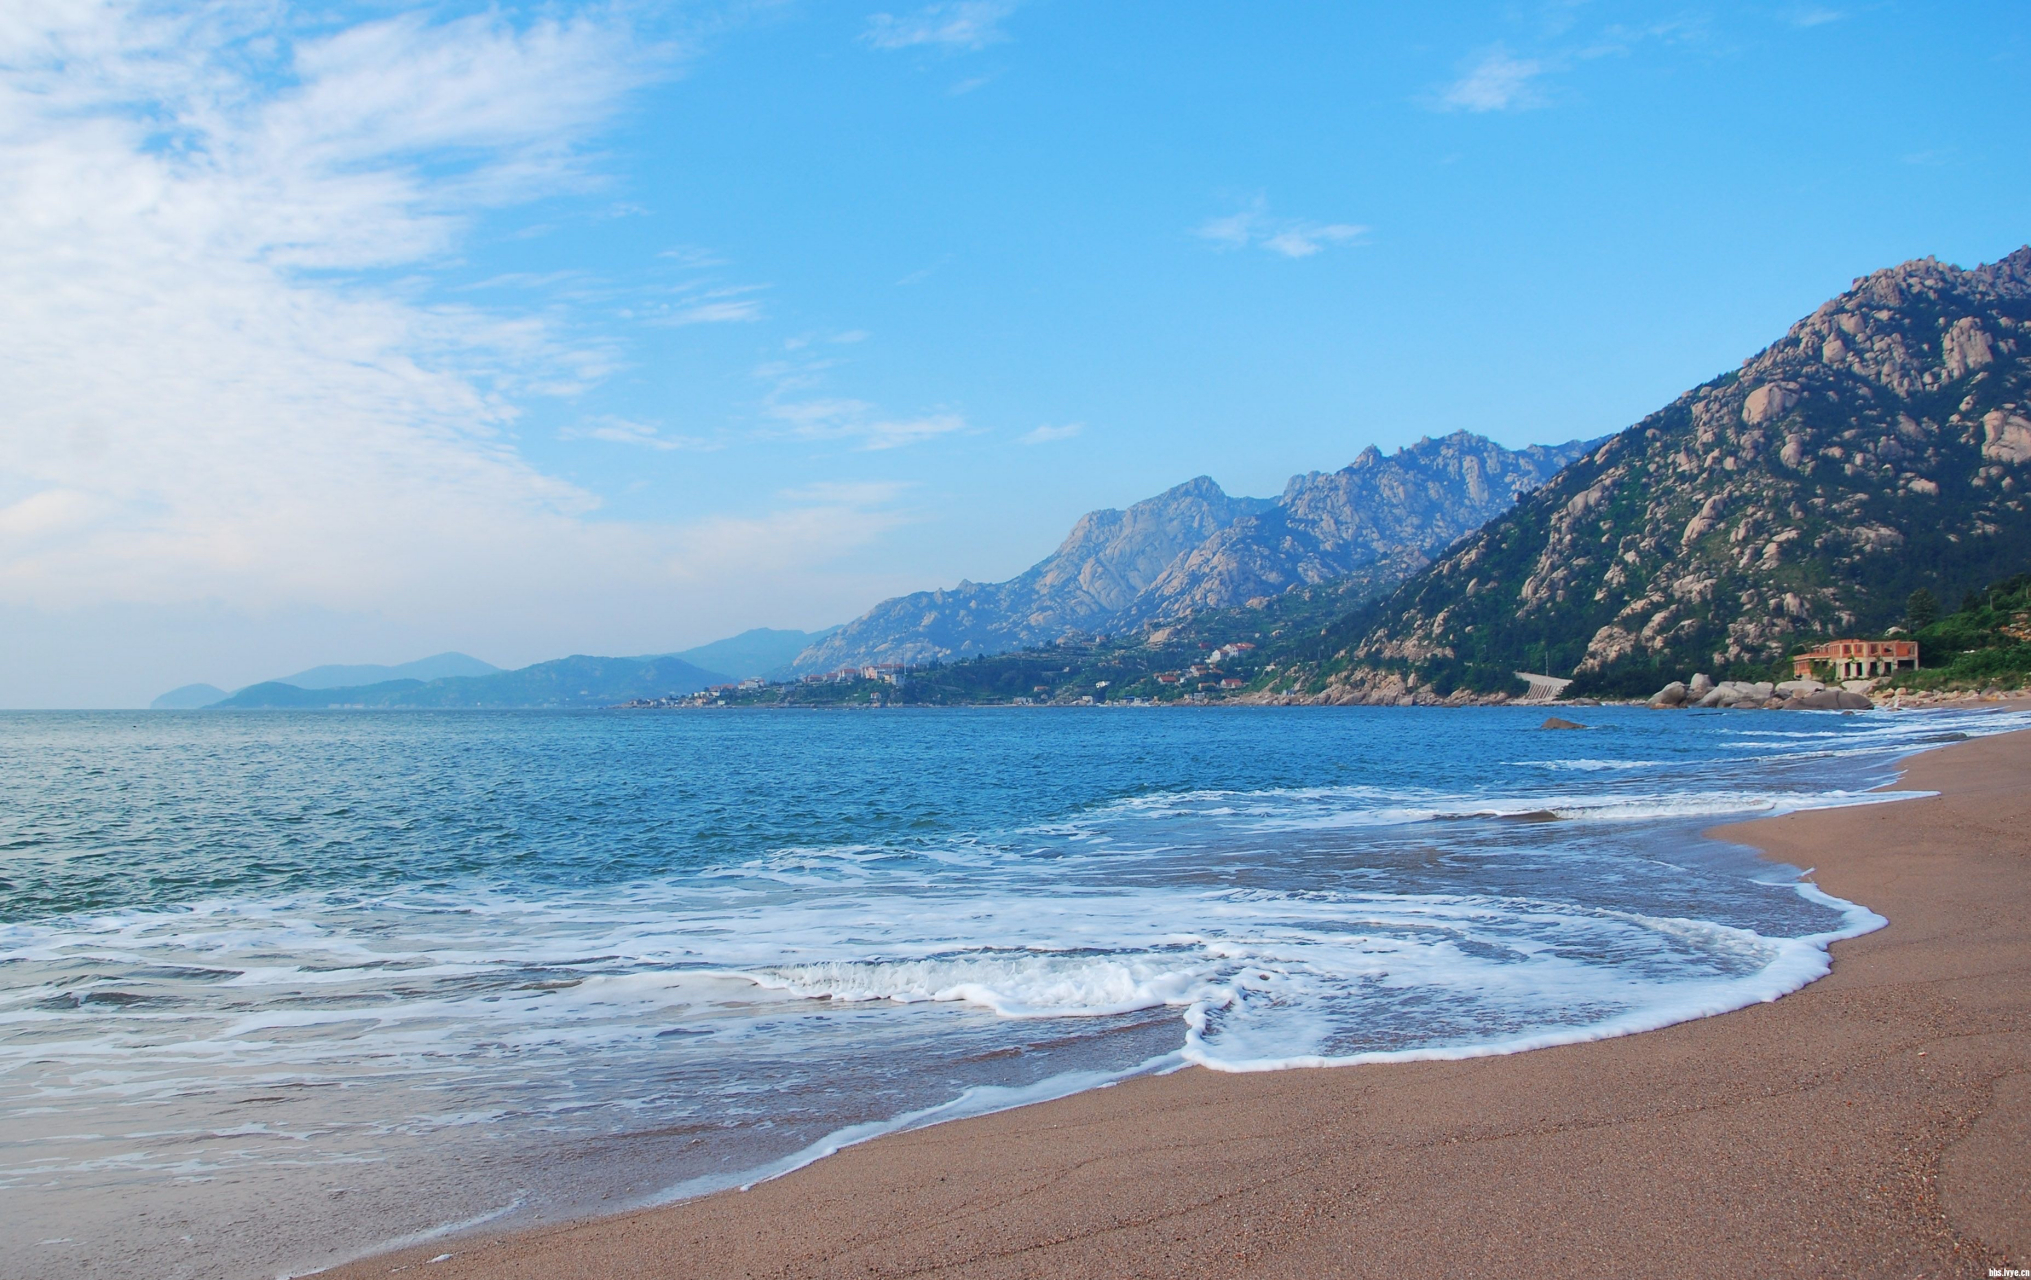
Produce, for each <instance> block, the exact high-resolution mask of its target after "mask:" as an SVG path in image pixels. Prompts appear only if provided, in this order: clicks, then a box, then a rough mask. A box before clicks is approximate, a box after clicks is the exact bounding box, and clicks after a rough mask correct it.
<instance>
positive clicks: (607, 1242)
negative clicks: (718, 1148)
mask: <svg viewBox="0 0 2031 1280" xmlns="http://www.w3.org/2000/svg"><path fill="white" fill-rule="evenodd" d="M1902 785H1903V786H1906V787H1914V788H1919V789H1928V790H1937V791H1940V792H1941V793H1942V794H1941V795H1940V796H1938V797H1936V798H1931V799H1924V800H1914V801H1908V802H1903V803H1897V804H1885V805H1877V806H1871V807H1864V808H1856V809H1845V810H1835V811H1822V812H1816V813H1806V814H1796V815H1792V816H1789V817H1783V818H1775V819H1769V820H1765V821H1759V822H1754V823H1749V824H1744V825H1741V826H1735V827H1726V828H1721V829H1719V830H1718V831H1717V832H1716V833H1715V834H1717V835H1719V836H1721V837H1722V838H1725V839H1731V840H1737V841H1740V842H1743V843H1747V844H1753V845H1756V846H1757V847H1759V848H1761V849H1763V850H1765V851H1766V852H1767V853H1769V854H1770V855H1771V856H1772V857H1775V858H1778V859H1780V860H1782V861H1785V862H1789V863H1793V864H1795V865H1797V866H1801V867H1817V868H1818V871H1817V874H1816V875H1815V876H1814V877H1813V878H1814V879H1816V880H1817V881H1818V882H1819V883H1820V885H1821V886H1822V887H1823V888H1825V889H1826V890H1827V891H1828V892H1830V893H1833V894H1836V895H1838V896H1841V897H1844V898H1849V899H1852V900H1854V901H1858V902H1861V903H1865V904H1867V905H1868V906H1870V907H1873V908H1874V909H1875V910H1877V911H1879V912H1881V913H1882V914H1883V915H1885V916H1887V917H1888V918H1889V920H1890V926H1889V927H1888V928H1887V929H1883V930H1881V931H1879V932H1877V933H1874V934H1871V935H1869V936H1867V937H1863V938H1859V939H1856V940H1853V941H1850V942H1843V943H1838V944H1836V946H1835V948H1834V971H1833V973H1832V975H1831V976H1829V977H1827V978H1825V979H1823V980H1821V981H1819V982H1817V983H1814V984H1813V985H1812V986H1810V987H1807V988H1806V989H1805V990H1803V991H1801V992H1799V993H1797V994H1795V995H1791V996H1787V997H1785V998H1784V999H1782V1000H1779V1001H1775V1002H1773V1003H1770V1004H1764V1005H1758V1006H1755V1007H1753V1008H1750V1009H1745V1010H1742V1011H1739V1012H1736V1013H1731V1014H1726V1015H1723V1016H1721V1017H1717V1018H1706V1019H1702V1020H1700V1021H1697V1022H1689V1023H1683V1024H1680V1025H1678V1026H1675V1027H1668V1028H1666V1029H1664V1030H1661V1031H1653V1032H1648V1033H1645V1034H1642V1035H1637V1036H1629V1037H1624V1038H1621V1039H1616V1040H1606V1041H1598V1042H1595V1043H1591V1044H1581V1045H1569V1046H1565V1047H1562V1048H1556V1049H1543V1050H1538V1051H1536V1052H1532V1053H1524V1054H1516V1055H1513V1056H1509V1057H1501V1058H1482V1059H1476V1060H1472V1061H1466V1062H1432V1063H1412V1064H1402V1065H1387V1066H1363V1067H1343V1068H1335V1069H1327V1070H1311V1071H1286V1072H1277V1073H1272V1074H1263V1075H1241V1076H1237V1075H1221V1074H1217V1073H1214V1072H1210V1071H1204V1070H1191V1071H1186V1072H1181V1073H1179V1074H1176V1075H1172V1076H1167V1077H1162V1078H1158V1079H1145V1080H1136V1081H1130V1082H1128V1083H1125V1084H1122V1085H1120V1086H1117V1087H1115V1088H1111V1089H1105V1090H1099V1091H1096V1092H1093V1093H1087V1094H1082V1095H1079V1096H1077V1097H1073V1098H1068V1099H1064V1100H1062V1101H1058V1102H1053V1103H1047V1104H1043V1105H1039V1106H1034V1107H1027V1108H1023V1109H1021V1110H1018V1111H1011V1112H1004V1113H1002V1114H999V1115H993V1116H987V1117H983V1118H980V1119H976V1120H968V1121H961V1122H957V1123H953V1124H947V1125H942V1126H938V1127H935V1128H931V1129H926V1130H921V1131H918V1132H915V1133H908V1134H901V1135H897V1136H893V1137H889V1138H884V1139H880V1140H878V1141H875V1142H872V1143H869V1144H867V1145H865V1146H862V1147H856V1148H852V1149H850V1150H848V1151H845V1152H842V1153H840V1154H839V1155H837V1156H834V1157H832V1158H830V1159H828V1160H824V1161H820V1162H819V1163H818V1164H815V1165H812V1166H810V1167H808V1168H806V1169H803V1170H801V1171H799V1172H797V1173H795V1174H792V1175H790V1176H788V1177H785V1178H781V1179H778V1180H777V1181H774V1182H770V1183H765V1184H762V1185H761V1186H758V1187H755V1188H754V1189H752V1190H750V1191H746V1192H728V1193H724V1194H721V1195H716V1196H711V1197H707V1198H705V1199H702V1200H697V1201H692V1202H688V1203H685V1204H680V1205H674V1206H670V1207H666V1208H661V1209H654V1210H647V1211H643V1212H638V1213H633V1214H627V1215H622V1216H617V1217H612V1218H604V1219H599V1220H595V1221H591V1222H586V1223H580V1224H575V1225H571V1226H566V1227H553V1228H546V1229H541V1230H537V1231H532V1232H528V1233H525V1234H520V1235H510V1236H506V1237H502V1238H498V1239H484V1238H482V1239H470V1238H468V1239H461V1240H456V1241H443V1242H440V1243H437V1244H433V1245H426V1246H423V1247H421V1248H416V1249H410V1250H406V1251H403V1252H401V1253H397V1254H391V1255H387V1256H383V1257H380V1258H375V1259H370V1260H368V1261H365V1262H360V1263H355V1264H352V1265H351V1266H348V1267H345V1268H341V1269H339V1270H337V1271H335V1272H330V1273H327V1274H328V1275H333V1276H340V1277H346V1278H347V1280H352V1278H354V1277H367V1276H386V1275H389V1274H391V1273H395V1272H404V1271H407V1270H409V1269H411V1268H414V1269H415V1270H416V1272H417V1273H418V1274H419V1275H424V1276H428V1277H429V1278H430V1280H463V1278H468V1277H472V1278H477V1277H488V1278H489V1280H492V1278H496V1277H498V1278H503V1280H505V1278H509V1277H514V1278H521V1277H528V1278H529V1280H567V1278H575V1277H587V1278H591V1277H599V1278H601V1280H621V1278H632V1277H652V1276H653V1277H673V1278H675V1277H683V1278H686V1280H689V1278H692V1277H698V1278H705V1277H722V1276H723V1277H764V1276H771V1277H773V1276H782V1277H803V1276H814V1277H815V1276H826V1277H845V1276H854V1277H886V1276H921V1275H937V1276H966V1277H1018V1276H1025V1277H1026V1276H1036V1277H1046V1276H1078V1277H1087V1276H1091V1277H1127V1276H1150V1277H1156V1276H1165V1277H1169V1276H1210V1277H1217V1276H1230V1275H1235V1276H1238V1275H1247V1276H1266V1277H1268V1276H1293V1277H1312V1276H1318V1277H1325V1276H1334V1277H1338V1276H1403V1275H1440V1274H1447V1275H1477V1276H1484V1275H1485V1276H1514V1277H1539V1276H1601V1275H1664V1274H1678V1275H1687V1276H1743V1277H1749V1276H1779V1275H1781V1276H1885V1277H1889V1276H1896V1277H1912V1276H1979V1275H1986V1274H1987V1269H1988V1268H1990V1267H1995V1266H2006V1265H2010V1264H2014V1265H2016V1266H2018V1267H2025V1266H2031V733H2024V734H2012V735H2008V736H2005V737H1998V738H1990V739H1983V740H1978V741H1974V742H1968V743H1963V744H1959V745H1955V746H1951V747H1947V748H1944V749H1942V750H1939V751H1936V752H1933V753H1930V754H1928V755H1925V756H1921V757H1919V758H1917V759H1915V760H1913V761H1912V762H1911V766H1910V768H1909V770H1908V772H1907V774H1906V778H1905V780H1904V782H1903V784H1902ZM444 1253H449V1254H451V1256H450V1257H449V1258H446V1259H444V1260H442V1261H431V1260H432V1259H435V1258H437V1257H438V1255H440V1254H444Z"/></svg>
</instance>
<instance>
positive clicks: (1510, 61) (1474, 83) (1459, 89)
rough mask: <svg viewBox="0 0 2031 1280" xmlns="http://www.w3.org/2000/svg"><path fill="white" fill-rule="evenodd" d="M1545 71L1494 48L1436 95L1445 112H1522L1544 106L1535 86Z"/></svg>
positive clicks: (1536, 62) (1535, 62)
mask: <svg viewBox="0 0 2031 1280" xmlns="http://www.w3.org/2000/svg"><path fill="white" fill-rule="evenodd" d="M1547 70H1549V68H1548V67H1547V66H1546V65H1545V63H1544V62H1543V61H1541V60H1539V59H1537V58H1518V57H1513V56H1511V55H1510V53H1509V52H1508V51H1507V50H1505V49H1503V48H1501V47H1499V46H1498V47H1496V48H1494V49H1490V50H1488V51H1487V52H1485V53H1483V54H1481V56H1480V57H1479V58H1478V59H1477V60H1476V61H1475V62H1474V63H1473V64H1472V65H1471V66H1469V67H1468V68H1467V70H1466V72H1465V73H1464V74H1462V75H1461V76H1460V78H1459V79H1457V80H1455V81H1453V82H1452V83H1451V84H1450V85H1447V86H1446V88H1445V90H1444V92H1442V93H1441V94H1440V95H1439V103H1440V105H1441V106H1442V107H1443V108H1444V109H1445V110H1448V111H1475V112H1480V111H1524V110H1528V109H1530V108H1532V107H1541V106H1543V105H1545V96H1544V93H1543V92H1542V90H1541V89H1540V87H1539V85H1538V79H1539V77H1541V76H1543V75H1544V74H1545V72H1546V71H1547Z"/></svg>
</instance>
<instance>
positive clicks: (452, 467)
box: [0, 0, 2031, 707]
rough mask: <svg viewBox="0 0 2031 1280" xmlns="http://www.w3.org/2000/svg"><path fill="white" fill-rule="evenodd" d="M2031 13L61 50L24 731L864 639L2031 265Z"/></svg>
mask: <svg viewBox="0 0 2031 1280" xmlns="http://www.w3.org/2000/svg"><path fill="white" fill-rule="evenodd" d="M2027 124H2031V21H2026V11H2025V9H2024V7H2023V5H2022V4H2021V3H2017V2H2016V0H1993V2H1990V3H1966V4H1959V5H1952V6H1939V5H1920V4H1910V3H1894V2H1879V3H1854V4H1849V3H1828V4H1816V3H1806V4H1793V3H1774V4H1705V5H1702V4H1691V5H1687V6H1685V7H1675V6H1672V5H1669V4H1664V5H1659V4H1633V3H1632V4H1614V3H1608V2H1606V0H1595V2H1591V3H1589V2H1585V0H1560V2H1556V3H1497V4H1471V3H1461V4H1452V5H1443V6H1414V5H1379V4H1376V5H1370V4H1348V3H1345V2H1344V0H1339V2H1321V3H1308V2H1305V0H1288V2H1285V3H1276V4H1254V5H1237V4H1231V3H1219V4H1215V3H1194V2H1189V0H1187V2H1173V3H1140V2H1137V0H1117V2H1115V3H1109V4H1104V5H1101V4H1078V3H1072V2H1070V0H944V2H942V3H934V4H929V5H913V4H885V3H884V2H883V0H874V2H873V3H847V2H843V0H833V2H827V3H816V2H799V0H773V2H771V0H748V2H745V3H733V2H728V3H709V2H705V0H701V2H699V3H664V4H654V3H646V2H643V0H601V2H599V3H577V2H575V0H549V2H547V3H541V4H517V3H511V2H497V3H491V4H465V3H442V4H425V5H409V4H394V3H373V2H368V3H345V2H343V0H340V2H337V3H333V2H326V3H319V4H314V5H312V4H290V3H286V2H285V0H218V2H216V3H195V2H186V3H181V4H162V3H153V2H149V0H10V3H8V4H7V5H6V6H4V8H0V174H4V175H5V180H4V181H0V279H4V281H5V285H4V287H0V706H7V707H123V706H140V705H145V704H146V703H147V702H148V700H149V699H151V698H152V697H154V696H155V695H156V694H158V693H161V692H163V691H165V690H167V689H169V688H172V687H174V686H177V685H181V684H185V683H190V682H196V681H203V682H208V683H211V684H216V685H219V686H220V687H223V688H228V689H231V688H237V687H240V686H242V685H245V684H249V683H252V682H255V681H258V680H263V679H269V678H273V677H276V676H279V675H283V674H286V673H288V672H290V671H294V670H297V669H300V668H304V667H308V666H311V665H314V664H318V663H325V662H400V661H406V660H409V659H413V658H417V657H421V656H424V655H426V654H430V653H435V652H439V651H442V650H447V649H457V650H462V651H464V652H467V653H471V654H473V655H475V656H478V657H481V658H485V659H486V660H488V661H490V662H494V663H497V664H500V665H503V666H519V665H523V664H526V663H529V662H535V661H541V660H544V659H548V658H553V657H559V656H562V655H565V654H570V653H597V654H638V653H661V652H669V651H672V650H677V649H682V648H686V647H689V646H692V645H695V644H699V643H703V642H706V641H710V640H713V639H717V638H720V637H722V636H726V635H730V634H733V633H735V632H739V631H742V630H745V629H747V628H749V627H755V626H771V627H794V628H802V629H815V628H818V627H822V626H826V625H830V624H833V623H838V622H842V621H845V620H847V619H849V618H851V617H854V616H856V615H858V614H859V613H861V612H863V611H865V610H866V609H867V608H868V607H869V606H871V605H873V604H874V603H876V602H877V601H879V600H881V599H883V598H886V597H888V596H892V595H896V594H900V593H903V592H907V591H913V590H921V589H928V588H933V587H939V586H949V585H952V584H954V583H956V582H958V581H960V580H961V579H971V580H973V581H994V580H998V579H1001V578H1005V577H1008V576H1011V575H1013V574H1015V573H1018V572H1020V571H1021V570H1022V569H1023V568H1025V567H1027V566H1028V565H1029V564H1031V563H1033V562H1035V561H1036V560H1038V559H1040V558H1042V557H1043V556H1045V555H1047V554H1048V553H1049V552H1050V551H1051V550H1052V549H1053V548H1054V547H1055V546H1056V545H1057V543H1058V542H1059V540H1060V539H1061V538H1062V537H1063V536H1064V534H1065V532H1066V531H1067V530H1068V529H1069V528H1070V526H1071V524H1072V522H1073V521H1074V520H1076V519H1077V518H1078V516H1079V515H1081V514H1082V513H1084V512H1086V511H1088V510H1091V509H1094V508H1099V507H1110V506H1116V507H1118V506H1125V505H1127V504H1128V503H1130V502H1134V501H1136V500H1139V499H1141V498H1145V497H1148V496H1150V495H1152V494H1155V493H1158V492H1161V491H1162V490H1164V489H1166V488H1168V487H1170V486H1172V485H1174V484H1178V483H1180V482H1183V481H1185V480H1188V479H1191V478H1192V477H1194V476H1198V475H1202V474H1203V475H1210V476H1211V477H1213V478H1214V479H1215V480H1217V481H1218V482H1219V483H1220V484H1221V485H1222V486H1223V487H1225V488H1226V489H1227V490H1228V491H1229V492H1232V493H1241V494H1252V495H1270V494H1274V493H1276V492H1278V491H1279V490H1280V489H1281V488H1282V487H1283V485H1284V483H1285V481H1286V480H1287V479H1288V478H1289V477H1290V476H1291V475H1293V474H1296V473H1301V472H1305V471H1311V470H1331V469H1334V468H1337V467H1341V466H1344V465H1346V464H1347V463H1348V462H1350V461H1351V460H1352V459H1353V458H1354V457H1355V455H1356V454H1358V453H1359V452H1360V451H1361V450H1362V449H1363V448H1365V447H1366V446H1368V445H1370V444H1373V445H1377V446H1379V447H1380V448H1382V449H1383V450H1384V451H1385V452H1387V451H1390V450H1393V449H1395V448H1397V447H1400V446H1402V445H1405V444H1408V443H1411V442H1413V441H1415V440H1417V439H1418V438H1420V437H1421V436H1426V435H1434V436H1436V435H1443V434H1445V433H1448V432H1451V431H1455V430H1461V429H1464V430H1468V431H1474V432H1479V433H1481V434H1484V435H1487V436H1490V437H1492V438H1494V439H1495V440H1498V441H1500V442H1502V443H1504V444H1507V445H1511V446H1518V445H1524V444H1529V443H1536V442H1554V441H1563V440H1568V439H1573V438H1578V437H1592V436H1598V435H1602V434H1605V433H1607V432H1610V431H1614V430H1617V429H1619V428H1621V427H1623V426H1626V425H1628V424H1629V423H1631V422H1633V421H1635V420H1636V419H1637V418H1639V417H1641V416H1642V415H1644V414H1645V413H1648V412H1650V411H1651V410H1653V409H1656V408H1658V407H1660V406H1661V405H1663V404H1665V403H1667V402H1668V401H1669V400H1671V399H1672V398H1673V397H1674V396H1676V395H1677V394H1678V393H1679V392H1680V391H1682V390H1684V389H1685V388H1687V387H1689V386H1692V385H1694V384H1696V383H1698V382H1700V381H1703V380H1704V379H1706V378H1709V377H1712V376H1714V375H1715V374H1717V373H1720V372H1722V371H1724V370H1726V369H1729V368H1731V367H1733V366H1735V365H1736V364H1737V363H1739V362H1740V361H1741V360H1743V359H1744V358H1746V357H1748V356H1749V355H1751V354H1753V353H1754V352H1755V351H1756V350H1758V349H1760V348H1761V347H1762V346H1764V345H1765V344H1767V343H1769V342H1770V341H1773V340H1774V339H1776V338H1777V337H1778V336H1780V335H1781V334H1782V333H1783V331H1784V330H1785V328H1786V327H1787V326H1788V325H1789V324H1790V323H1791V322H1792V321H1794V320H1796V319H1797V318H1798V317H1800V316H1802V315H1804V314H1806V313H1807V312H1809V311H1811V310H1812V309H1813V308H1814V307H1815V306H1817V305H1818V304H1819V303H1820V302H1821V301H1823V300H1825V299H1826V298H1828V297H1831V296H1832V295H1834V294H1836V293H1838V292H1840V291H1841V290H1842V289H1844V288H1846V287H1847V286H1848V284H1849V283H1850V281H1851V280H1852V279H1853V278H1854V277H1856V276H1859V275H1863V274H1865V273H1867V272H1869V271H1872V270H1875V269H1878V268H1881V267H1885V266H1890V265H1893V264H1895V263H1898V262H1901V261H1904V260H1907V259H1911V258H1917V257H1923V256H1926V255H1934V256H1937V257H1939V258H1941V259H1944V260H1947V261H1951V262H1956V263H1959V264H1961V265H1964V266H1972V265H1974V264H1976V263H1978V262H1985V261H1991V260H1994V259H1995V258H1997V257H2000V256H2002V255H2003V254H2006V253H2008V252H2010V251H2011V250H2013V249H2015V248H2017V247H2018V246H2019V245H2021V244H2023V243H2025V242H2026V241H2027V240H2031V215H2027V213H2026V210H2031V165H2027V164H2025V163H2024V141H2023V140H2024V138H2025V136H2026V125H2027Z"/></svg>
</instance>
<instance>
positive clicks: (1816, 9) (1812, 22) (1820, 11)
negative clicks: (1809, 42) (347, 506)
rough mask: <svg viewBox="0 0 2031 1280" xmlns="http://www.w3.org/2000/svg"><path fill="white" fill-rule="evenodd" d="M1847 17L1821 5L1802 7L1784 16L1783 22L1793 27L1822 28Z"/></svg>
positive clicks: (1838, 11) (1836, 10)
mask: <svg viewBox="0 0 2031 1280" xmlns="http://www.w3.org/2000/svg"><path fill="white" fill-rule="evenodd" d="M1847 16H1848V15H1847V14H1845V13H1842V12H1841V11H1840V10H1838V9H1828V8H1825V7H1824V6H1821V5H1802V6H1800V7H1798V8H1796V9H1792V10H1791V11H1789V12H1788V13H1786V14H1785V15H1784V17H1785V20H1786V21H1787V22H1789V23H1791V25H1792V26H1794V27H1823V26H1825V25H1826V24H1827V23H1829V22H1839V21H1840V20H1841V19H1842V18H1845V17H1847Z"/></svg>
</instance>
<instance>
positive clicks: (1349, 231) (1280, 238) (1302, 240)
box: [1262, 222, 1368, 258]
mask: <svg viewBox="0 0 2031 1280" xmlns="http://www.w3.org/2000/svg"><path fill="white" fill-rule="evenodd" d="M1366 234H1368V228H1366V227H1357V226H1355V225H1353V224H1352V223H1348V222H1327V223H1311V222H1300V223H1296V224H1294V225H1292V226H1289V227H1286V228H1284V229H1283V230H1282V231H1279V232H1277V233H1276V234H1275V235H1273V236H1271V237H1269V238H1268V239H1267V240H1264V241H1263V242H1262V247H1263V248H1265V249H1268V250H1269V251H1270V252H1272V253H1280V254H1282V255H1283V256H1284V257H1286V258H1309V257H1311V256H1312V255H1313V254H1315V253H1317V252H1318V251H1319V250H1321V249H1324V248H1326V247H1327V246H1328V245H1335V244H1352V243H1354V242H1355V241H1358V240H1360V239H1361V237H1362V236H1364V235H1366Z"/></svg>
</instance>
